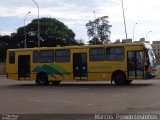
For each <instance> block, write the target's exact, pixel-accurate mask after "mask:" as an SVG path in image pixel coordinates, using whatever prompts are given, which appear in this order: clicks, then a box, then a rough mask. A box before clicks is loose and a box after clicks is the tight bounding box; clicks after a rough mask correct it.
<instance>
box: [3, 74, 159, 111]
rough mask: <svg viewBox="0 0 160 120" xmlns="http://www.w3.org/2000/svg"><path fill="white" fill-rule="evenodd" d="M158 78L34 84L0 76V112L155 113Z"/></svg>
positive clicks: (156, 109)
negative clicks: (127, 82) (118, 82)
mask: <svg viewBox="0 0 160 120" xmlns="http://www.w3.org/2000/svg"><path fill="white" fill-rule="evenodd" d="M159 112H160V80H159V79H154V80H142V81H138V80H137V81H133V83H132V84H131V85H128V86H117V85H114V84H113V85H112V84H111V83H110V82H104V81H103V82H69V83H67V82H62V83H61V84H59V85H57V86H54V85H49V86H37V85H35V83H34V82H32V81H31V82H28V81H26V82H25V81H22V82H21V81H13V80H8V79H6V78H5V76H1V77H0V113H19V114H97V113H111V114H112V113H123V114H126V113H128V114H131V113H138V114H142V113H147V114H148V113H154V114H155V113H157V114H158V113H159Z"/></svg>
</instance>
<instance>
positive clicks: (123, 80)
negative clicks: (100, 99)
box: [113, 71, 127, 85]
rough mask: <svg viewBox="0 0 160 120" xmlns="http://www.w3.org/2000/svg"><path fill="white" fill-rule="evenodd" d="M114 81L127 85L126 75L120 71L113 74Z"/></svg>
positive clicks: (117, 83)
mask: <svg viewBox="0 0 160 120" xmlns="http://www.w3.org/2000/svg"><path fill="white" fill-rule="evenodd" d="M113 81H114V83H115V84H116V85H126V83H127V82H126V81H127V80H126V76H125V74H124V73H123V72H121V71H118V72H115V73H114V74H113Z"/></svg>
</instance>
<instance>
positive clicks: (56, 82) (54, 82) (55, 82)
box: [51, 81, 61, 85]
mask: <svg viewBox="0 0 160 120" xmlns="http://www.w3.org/2000/svg"><path fill="white" fill-rule="evenodd" d="M60 82H61V81H52V82H51V83H52V85H58V84H60Z"/></svg>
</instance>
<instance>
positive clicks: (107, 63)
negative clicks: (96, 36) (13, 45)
mask: <svg viewBox="0 0 160 120" xmlns="http://www.w3.org/2000/svg"><path fill="white" fill-rule="evenodd" d="M155 69H156V59H155V55H154V53H153V50H152V47H151V45H150V44H148V43H120V44H106V45H86V46H65V47H60V46H59V47H44V48H23V49H9V50H8V51H7V59H6V72H7V78H9V79H13V80H19V81H22V80H34V81H35V83H36V84H40V85H47V84H50V83H52V84H59V83H60V82H61V81H107V80H110V81H111V82H112V81H114V83H115V84H118V85H124V84H130V83H131V82H132V80H142V79H152V78H154V77H155V74H154V71H155Z"/></svg>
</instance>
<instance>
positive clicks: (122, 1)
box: [121, 0, 127, 40]
mask: <svg viewBox="0 0 160 120" xmlns="http://www.w3.org/2000/svg"><path fill="white" fill-rule="evenodd" d="M121 2H122V10H123V19H124V27H125V34H126V40H127V27H126V19H125V14H124V5H123V0H121Z"/></svg>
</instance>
